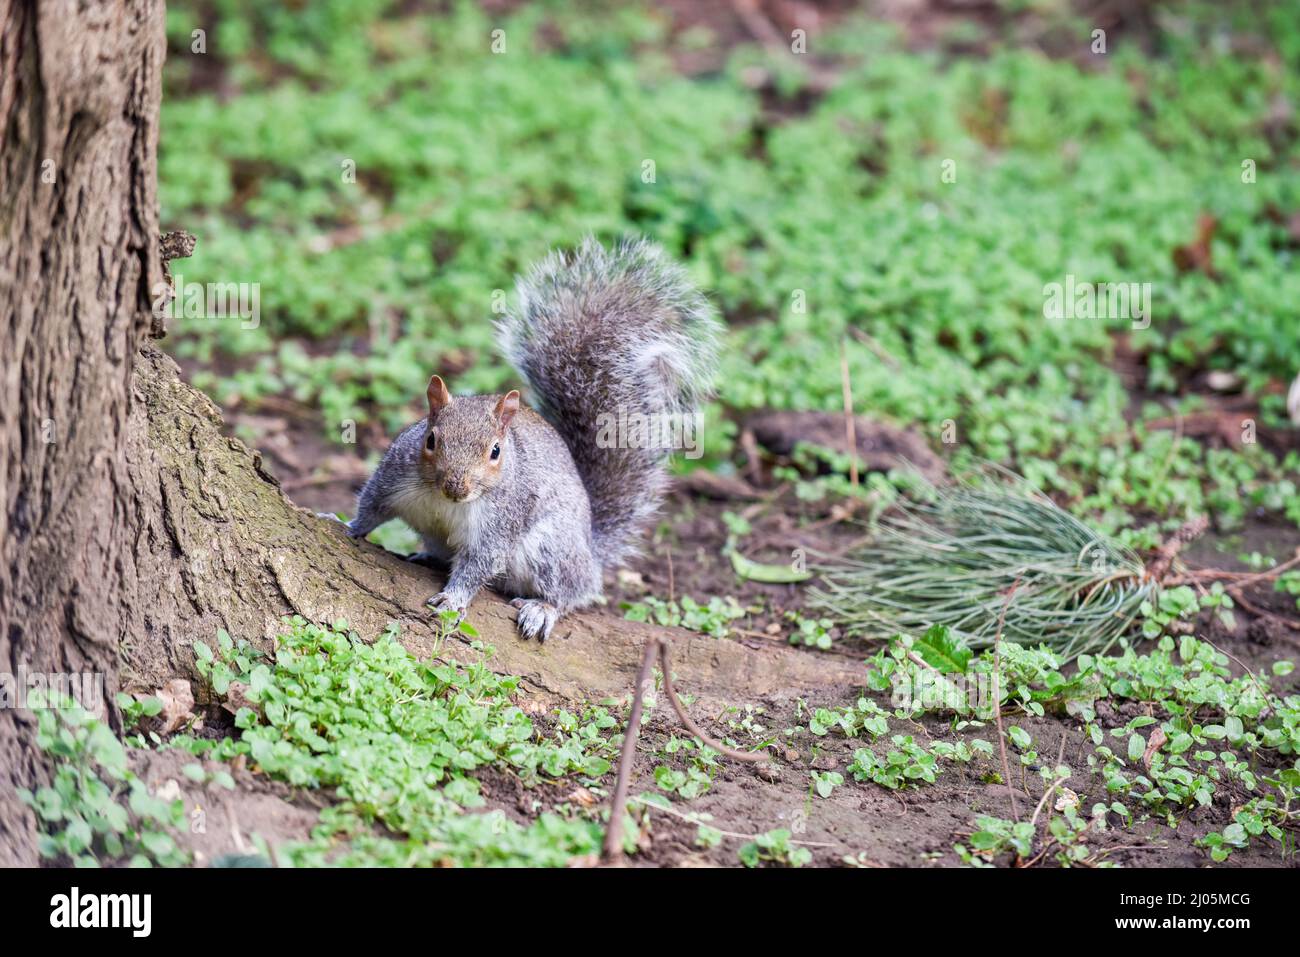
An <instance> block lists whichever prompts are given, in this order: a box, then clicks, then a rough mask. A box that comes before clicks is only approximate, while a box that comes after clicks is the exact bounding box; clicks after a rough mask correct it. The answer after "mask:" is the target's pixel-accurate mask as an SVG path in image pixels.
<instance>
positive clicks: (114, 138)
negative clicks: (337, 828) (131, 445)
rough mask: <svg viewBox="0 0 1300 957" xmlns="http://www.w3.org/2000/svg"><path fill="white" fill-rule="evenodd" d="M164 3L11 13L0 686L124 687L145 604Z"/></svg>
mask: <svg viewBox="0 0 1300 957" xmlns="http://www.w3.org/2000/svg"><path fill="white" fill-rule="evenodd" d="M164 53H165V42H164V35H163V7H162V3H161V2H158V0H126V2H121V3H73V2H71V0H65V2H53V0H51V2H43V3H24V2H14V0H0V137H2V139H0V285H3V287H4V290H5V295H4V296H3V297H0V310H3V313H4V316H3V322H0V329H2V330H3V332H0V335H3V337H4V338H3V340H2V342H0V357H2V358H0V368H2V370H3V381H2V384H0V388H2V389H3V398H0V467H2V469H3V470H2V471H0V499H2V500H3V509H0V671H5V672H9V673H11V674H12V673H15V672H16V671H17V670H18V669H19V668H20V666H25V667H27V668H30V669H32V670H34V671H39V672H42V673H81V672H100V673H102V674H104V675H105V676H107V677H108V680H109V684H110V688H109V689H108V690H109V691H111V690H112V689H111V683H112V677H111V676H112V674H113V672H114V671H116V668H115V667H114V666H115V664H116V660H117V651H118V646H119V644H120V643H121V641H122V639H123V638H124V637H125V635H126V634H127V633H128V629H129V627H130V626H131V625H132V624H133V622H134V621H136V620H138V617H139V612H140V609H139V606H138V604H137V603H136V595H137V591H136V578H137V568H136V564H137V554H138V552H139V550H140V549H141V547H142V546H143V544H144V543H143V542H141V540H140V537H139V533H140V532H141V530H142V529H144V528H145V527H147V519H146V517H145V516H143V515H142V514H140V512H139V510H138V507H137V506H138V503H139V496H138V495H136V494H135V489H136V483H137V481H138V480H139V479H138V478H137V476H136V474H135V470H134V469H133V468H132V463H131V462H130V460H129V459H128V456H127V443H126V442H125V441H124V439H125V438H126V435H125V425H126V422H127V417H128V412H129V409H130V406H131V375H132V369H133V366H134V357H135V353H136V350H137V349H138V348H139V346H140V345H141V344H142V343H143V342H144V341H145V339H146V337H147V336H148V334H149V330H150V327H151V318H152V317H151V315H150V312H149V311H148V307H149V296H148V290H149V288H150V287H151V286H152V285H153V284H154V283H156V282H159V281H161V279H162V275H163V274H162V263H161V260H160V258H159V254H158V202H157V196H156V189H155V187H156V165H157V164H156V153H157V140H158V105H159V100H160V97H161V70H162V61H163V55H164ZM32 726H33V723H32V721H31V715H30V714H23V713H22V712H20V711H18V710H17V709H14V708H5V709H3V710H0V864H2V863H24V864H30V863H34V862H35V859H36V858H35V833H34V828H33V822H32V819H31V816H30V815H29V814H28V813H27V812H26V810H25V809H24V808H23V807H22V805H20V804H19V803H18V802H17V800H16V797H15V794H14V788H15V786H17V785H18V784H19V783H24V784H30V783H31V782H32V781H33V780H34V779H35V778H36V777H37V775H38V766H37V761H36V758H35V756H34V755H33V753H32V750H31V747H30V746H29V744H28V742H29V741H30V739H31V737H32V735H31V731H32Z"/></svg>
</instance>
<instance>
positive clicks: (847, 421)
mask: <svg viewBox="0 0 1300 957" xmlns="http://www.w3.org/2000/svg"><path fill="white" fill-rule="evenodd" d="M840 388H841V390H842V391H843V393H844V439H845V442H846V443H847V446H848V453H849V482H850V483H851V484H852V485H853V489H854V491H856V490H857V488H858V435H857V424H856V423H855V422H854V421H853V387H852V386H851V385H850V384H849V346H848V340H846V339H841V340H840Z"/></svg>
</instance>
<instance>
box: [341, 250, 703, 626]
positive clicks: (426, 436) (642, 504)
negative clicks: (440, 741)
mask: <svg viewBox="0 0 1300 957" xmlns="http://www.w3.org/2000/svg"><path fill="white" fill-rule="evenodd" d="M516 290H517V293H518V298H519V307H518V309H517V310H515V311H510V312H507V313H506V315H505V316H504V317H503V318H502V319H500V320H499V321H498V322H497V323H496V334H497V344H498V347H499V349H500V351H501V352H502V353H503V355H504V357H505V358H506V360H507V361H508V362H509V363H510V365H511V366H513V368H514V369H515V371H516V372H517V373H518V374H519V376H520V378H521V379H522V380H523V381H524V384H525V386H526V387H527V389H528V392H529V395H530V399H531V401H532V403H533V405H534V406H535V409H536V411H534V410H533V409H530V408H527V407H525V406H524V405H523V404H522V403H521V401H520V394H519V391H518V390H511V391H510V392H507V393H506V394H505V395H479V396H455V397H453V396H452V394H451V393H450V392H449V391H448V389H447V386H446V384H445V383H444V382H443V380H442V378H441V377H439V376H437V375H434V376H433V377H432V378H431V379H430V380H429V387H428V390H427V392H426V397H427V399H428V404H429V414H428V416H427V417H426V418H425V419H423V420H421V421H419V422H416V423H414V424H412V425H410V426H408V427H407V428H406V429H405V430H403V431H402V432H401V434H399V435H398V436H397V438H396V439H395V440H394V441H393V443H392V446H391V447H390V448H389V450H388V452H387V453H386V454H385V455H384V457H383V459H382V461H381V462H380V463H379V466H378V468H376V470H375V472H374V474H373V475H371V476H370V478H369V480H368V481H367V482H366V484H365V486H364V487H363V488H362V490H361V492H360V494H359V496H358V499H357V511H356V515H355V517H354V518H353V519H352V521H351V522H349V523H348V532H349V534H351V535H352V536H354V537H357V538H362V537H364V536H366V535H368V534H369V533H370V532H371V531H372V530H373V529H375V528H376V527H377V526H379V525H381V524H383V523H384V522H386V521H388V520H389V519H391V518H394V517H397V518H401V519H403V520H404V521H405V522H406V523H407V524H408V525H410V526H411V527H412V528H413V529H415V531H416V532H417V533H419V534H420V536H421V537H422V539H423V543H424V550H425V553H426V554H427V555H428V556H429V557H432V558H436V559H440V560H442V561H444V562H448V563H449V564H450V569H451V571H450V576H449V577H448V580H447V584H446V587H445V588H444V589H443V590H442V591H441V592H439V593H438V594H436V595H434V596H433V597H432V598H430V599H429V601H428V604H429V605H430V606H432V607H434V608H437V609H443V610H447V609H450V610H453V611H454V612H455V618H456V620H457V621H459V620H460V618H461V617H462V616H463V615H464V613H465V610H466V609H467V608H468V606H469V603H470V601H471V600H472V599H473V598H474V596H475V595H476V594H477V593H478V591H479V590H480V589H481V588H483V587H484V586H488V585H490V586H492V587H494V588H496V589H497V590H500V591H503V592H505V593H506V594H508V595H511V596H514V597H513V600H512V601H511V605H513V606H514V607H515V608H517V609H518V616H517V619H516V623H517V625H518V628H519V632H520V635H521V636H522V637H523V638H525V639H528V638H537V639H538V640H539V641H544V640H545V639H546V638H547V637H549V635H550V634H551V630H552V629H553V628H554V627H555V623H556V622H557V621H558V620H559V618H560V617H561V616H563V615H565V614H567V613H568V612H570V611H572V610H575V609H578V608H582V607H584V606H586V605H589V604H591V603H592V602H595V601H597V600H599V599H600V597H601V593H602V590H603V581H602V577H603V575H602V573H603V572H604V571H605V570H606V569H610V568H615V567H617V566H619V565H620V564H622V563H623V562H624V561H625V560H626V559H627V558H628V557H630V556H631V555H632V554H634V553H635V552H636V550H637V539H638V536H639V535H640V534H641V532H642V530H643V529H644V527H645V526H646V525H647V523H648V522H649V520H650V519H651V518H652V517H653V515H654V514H655V512H656V510H657V509H658V507H659V504H660V501H661V499H662V497H663V493H664V490H665V488H666V486H667V484H668V476H667V472H666V469H665V464H666V460H667V458H668V455H669V454H670V453H671V448H670V447H668V446H670V445H671V444H672V443H671V442H668V443H665V442H662V441H654V440H651V441H641V440H639V439H637V440H631V441H628V440H624V441H617V440H613V441H612V440H611V437H610V428H609V426H610V424H611V422H612V421H614V420H615V419H616V418H618V417H622V416H627V417H628V419H632V418H633V417H635V421H637V422H639V423H660V422H664V421H670V422H672V421H680V419H679V418H678V417H687V416H689V417H691V418H692V420H694V419H695V417H696V416H698V415H699V408H700V406H701V405H702V404H703V403H704V402H706V401H707V400H708V398H709V397H710V396H711V395H712V386H713V379H714V376H715V373H716V368H717V357H718V345H719V339H720V336H721V331H722V326H721V324H720V323H719V321H718V319H717V318H716V317H715V315H714V311H713V309H712V308H711V306H710V305H709V302H708V300H707V299H705V297H704V296H703V295H702V294H701V293H700V292H699V291H697V290H696V289H695V288H694V287H693V286H692V285H691V283H690V281H689V280H688V278H687V276H686V273H685V271H684V270H683V269H682V268H681V267H680V266H678V265H676V264H674V263H672V262H671V261H670V260H669V259H668V258H667V257H666V256H665V255H664V253H663V250H662V249H661V248H660V247H659V246H657V245H655V244H653V243H651V242H648V241H646V240H643V239H636V240H624V241H622V242H621V243H619V244H618V245H617V246H616V247H615V248H613V249H612V250H606V249H605V248H604V247H603V246H602V245H600V243H598V242H597V241H596V240H595V239H593V238H590V237H589V238H587V239H586V240H585V241H584V242H583V243H582V244H581V245H580V246H579V247H578V249H576V250H575V251H573V252H572V253H569V254H565V253H560V252H555V253H552V254H551V255H549V256H548V257H547V258H546V259H544V260H543V261H542V262H540V263H538V264H537V265H536V266H534V267H533V268H532V270H531V271H530V272H529V273H528V274H527V275H526V276H524V277H521V278H519V279H518V280H517V281H516ZM642 417H646V418H642ZM620 421H627V420H624V419H620ZM628 432H629V433H630V432H631V430H628ZM645 436H646V432H645V430H642V432H641V437H642V438H645ZM624 438H626V437H624Z"/></svg>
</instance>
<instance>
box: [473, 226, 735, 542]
mask: <svg viewBox="0 0 1300 957" xmlns="http://www.w3.org/2000/svg"><path fill="white" fill-rule="evenodd" d="M517 290H518V293H519V308H518V310H517V311H516V312H512V313H510V314H508V315H507V316H506V317H505V318H503V319H502V320H501V321H499V322H498V324H497V332H498V337H499V344H500V347H501V351H502V352H503V353H504V354H505V357H506V359H507V360H508V361H509V362H510V364H511V365H512V366H514V368H515V370H516V371H517V372H518V373H519V375H520V376H522V377H523V379H524V381H525V382H526V383H527V385H528V387H529V389H530V391H531V394H532V396H531V398H532V402H533V405H534V406H535V407H536V408H537V410H538V411H539V412H540V413H541V414H542V415H543V416H544V417H545V418H546V419H547V421H548V422H550V424H551V425H552V426H554V428H555V429H556V431H558V432H559V433H560V435H561V436H563V438H564V440H565V442H566V443H567V444H568V447H569V451H570V453H571V454H572V455H573V459H574V462H575V463H576V465H577V467H578V472H579V474H580V475H581V476H582V481H583V484H584V485H585V486H586V489H587V496H588V498H589V499H590V500H591V511H592V537H593V540H594V543H595V548H596V554H597V557H598V558H599V560H600V562H601V564H602V565H603V566H605V567H612V566H615V565H617V564H619V563H620V562H621V561H622V560H623V559H625V558H626V557H627V556H628V555H629V554H631V553H633V552H635V551H636V543H637V538H638V536H639V534H640V532H641V530H642V529H643V528H644V527H645V525H646V524H647V523H648V522H649V520H650V519H651V517H652V516H653V515H654V513H655V511H656V509H657V508H658V506H659V502H660V500H661V498H662V497H663V493H664V489H665V487H666V485H667V473H666V471H665V467H664V463H665V460H666V459H667V457H668V455H669V454H670V453H671V452H672V450H673V447H674V445H677V444H680V442H681V440H683V439H684V440H686V441H687V442H688V443H689V442H694V443H698V442H699V429H698V421H699V408H700V405H701V404H702V403H703V402H705V401H707V400H708V398H709V397H710V395H711V394H712V386H713V379H714V375H715V372H716V367H717V355H718V346H719V340H720V337H721V331H722V326H721V324H720V323H719V322H718V320H717V319H716V318H715V316H714V313H713V309H712V307H711V306H710V305H709V302H708V300H706V299H705V298H704V296H702V295H701V294H700V293H699V292H698V291H697V290H696V289H695V288H694V287H693V286H692V285H691V283H690V281H689V279H688V278H687V276H686V273H685V271H684V270H683V269H682V268H681V267H680V266H677V265H676V264H674V263H672V262H671V261H669V260H668V258H667V257H666V256H665V255H664V253H663V250H662V249H660V247H659V246H657V245H655V244H654V243H650V242H647V241H645V240H624V241H623V242H621V243H620V244H619V245H618V246H617V247H615V248H614V249H613V250H606V249H605V248H604V247H603V246H601V245H600V243H598V242H596V240H594V239H592V238H588V239H586V240H585V241H584V242H583V243H582V245H581V246H580V247H579V248H578V249H577V250H575V251H573V252H572V253H552V254H551V255H550V256H548V257H547V258H546V259H545V260H543V261H542V262H540V263H538V264H537V265H536V266H534V267H533V269H532V270H531V271H530V272H529V273H528V275H527V276H524V277H521V278H520V279H519V280H518V283H517ZM696 447H698V446H696Z"/></svg>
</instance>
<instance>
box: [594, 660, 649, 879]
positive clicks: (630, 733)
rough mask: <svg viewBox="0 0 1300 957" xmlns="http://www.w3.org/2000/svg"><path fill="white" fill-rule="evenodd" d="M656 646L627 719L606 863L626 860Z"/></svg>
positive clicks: (640, 674) (643, 664) (643, 668)
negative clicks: (631, 794)
mask: <svg viewBox="0 0 1300 957" xmlns="http://www.w3.org/2000/svg"><path fill="white" fill-rule="evenodd" d="M657 643H658V639H657V638H651V639H650V640H649V641H647V642H646V644H645V654H644V655H643V656H642V658H641V670H640V671H639V672H637V676H636V687H635V688H634V689H632V713H631V714H630V715H628V719H627V731H626V732H624V734H623V750H622V753H621V754H619V757H618V780H617V783H615V785H614V798H613V800H612V801H610V805H609V828H608V829H607V830H606V831H605V854H604V857H605V861H606V863H613V862H615V861H617V860H619V859H621V858H622V856H623V817H624V815H625V814H626V813H627V788H628V784H629V782H630V781H631V779H632V762H633V760H634V758H635V757H636V741H637V737H638V735H639V734H640V731H641V702H642V699H643V698H644V696H645V693H646V690H647V688H648V686H649V684H650V681H651V678H650V675H651V672H652V670H653V668H654V663H655V651H656V650H657V649H656V647H655V646H656V644H657Z"/></svg>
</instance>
